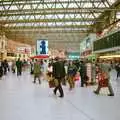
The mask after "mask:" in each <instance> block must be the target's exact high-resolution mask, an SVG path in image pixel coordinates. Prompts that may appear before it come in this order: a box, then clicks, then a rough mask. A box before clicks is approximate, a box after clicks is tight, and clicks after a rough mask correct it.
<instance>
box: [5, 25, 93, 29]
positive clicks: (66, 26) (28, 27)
mask: <svg viewBox="0 0 120 120" xmlns="http://www.w3.org/2000/svg"><path fill="white" fill-rule="evenodd" d="M90 26H91V25H64V26H57V25H56V26H15V27H14V26H13V27H12V26H9V27H6V28H11V29H33V28H40V29H41V28H45V29H48V28H49V29H52V28H89V27H90Z"/></svg>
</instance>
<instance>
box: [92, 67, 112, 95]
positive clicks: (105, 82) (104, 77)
mask: <svg viewBox="0 0 120 120" xmlns="http://www.w3.org/2000/svg"><path fill="white" fill-rule="evenodd" d="M109 79H110V76H109V73H108V72H107V71H105V69H104V68H100V67H99V73H98V88H97V89H96V90H95V91H94V93H95V94H99V92H100V89H101V88H103V87H108V89H109V92H110V94H108V96H114V92H113V89H112V86H111V84H110V82H109Z"/></svg>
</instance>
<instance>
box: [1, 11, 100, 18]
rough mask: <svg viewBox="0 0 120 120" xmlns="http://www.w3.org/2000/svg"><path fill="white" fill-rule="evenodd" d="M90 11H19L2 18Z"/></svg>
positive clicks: (85, 12) (86, 12) (4, 15)
mask: <svg viewBox="0 0 120 120" xmlns="http://www.w3.org/2000/svg"><path fill="white" fill-rule="evenodd" d="M89 13H90V11H82V10H78V9H76V10H66V11H65V10H60V11H59V10H58V11H53V10H52V11H37V10H36V11H26V12H24V13H23V12H21V11H18V12H13V13H9V11H8V13H7V14H3V15H2V17H6V16H7V17H9V16H26V15H34V16H35V15H54V14H56V15H59V14H68V15H69V14H89ZM94 13H102V12H99V11H95V12H94Z"/></svg>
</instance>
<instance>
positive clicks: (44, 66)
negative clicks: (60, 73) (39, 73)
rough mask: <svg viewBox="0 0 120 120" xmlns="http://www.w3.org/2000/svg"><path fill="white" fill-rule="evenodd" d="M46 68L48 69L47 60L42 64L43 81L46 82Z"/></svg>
mask: <svg viewBox="0 0 120 120" xmlns="http://www.w3.org/2000/svg"><path fill="white" fill-rule="evenodd" d="M47 68H48V64H47V60H44V62H43V79H44V80H46V79H47V76H46V75H47Z"/></svg>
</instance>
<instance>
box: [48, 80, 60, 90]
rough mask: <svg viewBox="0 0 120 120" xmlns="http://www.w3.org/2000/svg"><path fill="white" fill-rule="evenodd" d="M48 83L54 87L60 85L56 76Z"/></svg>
mask: <svg viewBox="0 0 120 120" xmlns="http://www.w3.org/2000/svg"><path fill="white" fill-rule="evenodd" d="M48 83H49V87H50V88H54V87H56V86H58V85H59V82H58V80H57V79H55V78H52V79H51V80H49V81H48Z"/></svg>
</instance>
